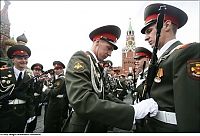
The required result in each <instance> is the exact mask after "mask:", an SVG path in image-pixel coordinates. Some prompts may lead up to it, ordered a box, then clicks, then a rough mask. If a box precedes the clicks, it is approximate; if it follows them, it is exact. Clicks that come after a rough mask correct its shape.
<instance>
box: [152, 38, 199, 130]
mask: <svg viewBox="0 0 200 136" xmlns="http://www.w3.org/2000/svg"><path fill="white" fill-rule="evenodd" d="M178 45H181V43H180V42H179V41H178V42H175V43H174V44H172V45H171V46H170V47H169V49H168V50H167V51H166V52H165V53H164V54H163V55H162V56H161V58H162V60H161V61H160V64H159V68H158V69H163V76H162V77H160V78H161V82H160V83H157V82H155V81H154V83H153V86H152V88H151V97H153V98H154V100H155V101H156V102H157V103H158V105H159V110H161V111H169V112H175V113H176V120H177V128H173V129H171V130H170V128H165V126H164V125H161V126H159V127H160V128H161V130H159V129H158V131H161V132H163V131H165V132H166V131H168V130H169V131H174V130H177V131H178V132H200V74H199V68H200V52H199V51H200V44H199V43H191V44H188V45H185V46H178ZM174 48H176V49H175V50H174V51H173V52H172V53H171V54H170V55H167V54H169V53H170V51H172V50H173V49H174ZM155 131H156V130H155Z"/></svg>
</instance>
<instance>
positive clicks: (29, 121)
mask: <svg viewBox="0 0 200 136" xmlns="http://www.w3.org/2000/svg"><path fill="white" fill-rule="evenodd" d="M34 119H35V116H33V117H30V118H29V119H28V120H27V123H31V122H32V121H33V120H34Z"/></svg>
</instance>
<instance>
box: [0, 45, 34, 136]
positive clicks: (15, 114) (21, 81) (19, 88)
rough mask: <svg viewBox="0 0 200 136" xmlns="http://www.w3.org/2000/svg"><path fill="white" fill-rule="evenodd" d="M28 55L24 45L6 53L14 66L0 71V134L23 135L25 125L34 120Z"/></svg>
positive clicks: (16, 46) (14, 47) (29, 52)
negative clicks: (27, 69)
mask: <svg viewBox="0 0 200 136" xmlns="http://www.w3.org/2000/svg"><path fill="white" fill-rule="evenodd" d="M30 55H31V50H30V49H29V48H28V47H27V46H25V45H15V46H12V47H10V48H9V49H8V51H7V56H8V57H9V58H10V59H12V62H13V64H14V66H13V67H11V68H8V67H7V68H5V69H1V71H0V72H1V77H0V83H1V84H0V87H1V92H0V96H1V97H0V132H4V133H6V132H7V133H12V132H15V133H23V132H24V129H25V125H26V123H27V122H31V121H32V120H33V119H34V116H35V112H34V105H33V90H32V81H31V80H30V79H31V77H30V75H28V73H27V71H26V68H27V63H28V58H29V57H30ZM27 81H30V82H27Z"/></svg>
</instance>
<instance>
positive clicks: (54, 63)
mask: <svg viewBox="0 0 200 136" xmlns="http://www.w3.org/2000/svg"><path fill="white" fill-rule="evenodd" d="M53 66H54V67H55V68H65V65H64V64H63V63H62V62H60V61H54V62H53Z"/></svg>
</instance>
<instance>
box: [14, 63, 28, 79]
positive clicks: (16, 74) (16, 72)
mask: <svg viewBox="0 0 200 136" xmlns="http://www.w3.org/2000/svg"><path fill="white" fill-rule="evenodd" d="M13 69H14V73H15V78H16V79H17V78H18V76H19V73H20V72H22V78H23V77H24V72H25V70H23V71H20V70H19V69H17V68H16V67H15V66H14V67H13Z"/></svg>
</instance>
